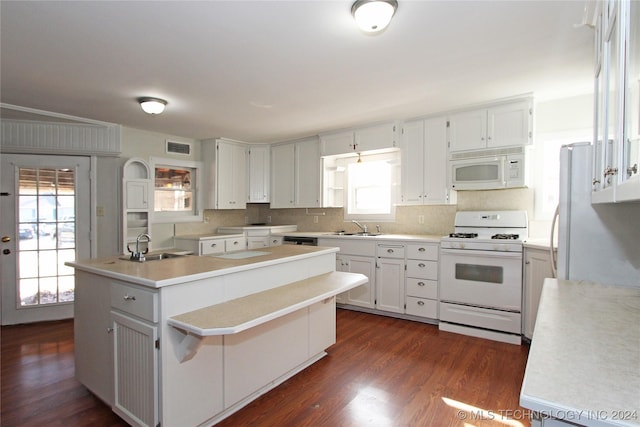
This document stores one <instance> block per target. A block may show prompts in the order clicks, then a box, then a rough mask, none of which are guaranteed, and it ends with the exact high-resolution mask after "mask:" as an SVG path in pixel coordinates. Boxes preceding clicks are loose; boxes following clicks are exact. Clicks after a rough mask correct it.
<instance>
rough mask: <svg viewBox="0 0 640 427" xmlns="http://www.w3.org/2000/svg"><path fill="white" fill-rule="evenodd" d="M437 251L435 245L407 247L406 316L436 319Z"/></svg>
mask: <svg viewBox="0 0 640 427" xmlns="http://www.w3.org/2000/svg"><path fill="white" fill-rule="evenodd" d="M438 249H439V245H438V244H437V243H420V244H414V243H411V244H408V245H407V309H406V313H407V314H411V315H414V316H421V317H428V318H430V319H438V252H439V251H438Z"/></svg>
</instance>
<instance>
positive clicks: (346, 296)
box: [336, 254, 376, 308]
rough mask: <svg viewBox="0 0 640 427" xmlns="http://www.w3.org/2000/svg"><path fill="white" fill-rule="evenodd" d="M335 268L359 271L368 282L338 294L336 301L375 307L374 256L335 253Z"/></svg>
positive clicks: (351, 271) (353, 271)
mask: <svg viewBox="0 0 640 427" xmlns="http://www.w3.org/2000/svg"><path fill="white" fill-rule="evenodd" d="M336 270H337V271H346V272H350V273H361V274H364V275H365V276H367V278H368V279H369V283H366V284H364V285H360V286H358V287H357V288H353V289H351V290H350V291H347V292H345V293H343V294H340V295H339V300H338V302H340V303H343V304H350V305H355V306H358V307H366V308H375V296H376V295H375V289H376V286H375V283H376V262H375V258H373V257H368V256H358V255H342V254H338V255H336Z"/></svg>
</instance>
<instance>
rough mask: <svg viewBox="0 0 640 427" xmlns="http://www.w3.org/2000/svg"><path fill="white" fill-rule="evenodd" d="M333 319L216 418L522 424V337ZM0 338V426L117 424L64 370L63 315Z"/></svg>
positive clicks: (279, 422) (68, 359) (67, 358)
mask: <svg viewBox="0 0 640 427" xmlns="http://www.w3.org/2000/svg"><path fill="white" fill-rule="evenodd" d="M337 325H338V342H337V343H336V344H335V345H334V346H332V347H331V348H330V349H329V351H328V352H329V355H328V356H327V357H325V358H324V359H322V360H320V361H319V362H317V363H316V364H314V365H312V366H311V367H309V368H307V369H306V370H305V371H303V372H302V373H300V374H298V375H296V376H295V377H293V378H291V379H290V380H288V381H286V382H285V383H283V384H281V385H280V386H279V387H277V388H275V389H274V390H272V391H271V392H269V393H267V394H265V395H264V396H262V397H260V398H259V399H257V400H256V401H254V402H252V403H251V404H249V405H248V406H247V407H245V408H243V409H242V410H241V411H239V412H237V413H236V414H234V415H232V416H231V417H229V418H227V419H226V420H224V421H222V422H221V423H220V424H219V426H283V427H288V426H296V427H297V426H354V427H359V426H393V427H399V426H412V427H414V426H465V425H472V426H505V425H510V426H520V425H522V426H529V425H530V424H529V421H528V420H527V419H526V417H523V413H522V412H521V411H522V408H520V406H519V405H518V398H519V393H520V385H521V383H522V377H523V374H524V369H525V365H526V360H527V354H528V346H526V345H523V346H514V345H510V344H502V343H496V342H492V341H487V340H482V339H478V338H472V337H466V336H462V335H456V334H451V333H446V332H440V331H438V328H437V327H436V326H433V325H425V324H421V323H416V322H409V321H404V320H398V319H392V318H388V317H382V316H376V315H371V314H366V313H358V312H353V311H346V310H338V323H337ZM0 339H1V341H2V343H1V344H2V350H1V357H2V359H1V361H2V370H1V375H2V377H1V396H0V398H1V400H0V425H2V427H10V426H42V425H47V426H65V427H74V426H125V425H126V424H125V423H124V422H123V421H121V420H120V419H119V418H118V417H117V416H115V415H114V414H113V413H112V412H111V410H110V409H109V408H107V407H106V406H105V405H104V404H102V403H101V402H100V401H99V400H98V399H96V398H95V397H93V396H92V395H91V394H90V393H89V392H87V391H86V389H85V388H84V387H83V386H81V385H80V384H79V383H78V382H77V381H76V380H75V379H74V377H73V375H74V364H73V322H72V321H61V322H50V323H40V324H34V325H21V326H10V327H2V330H1V336H0ZM483 411H484V412H483ZM483 417H484V419H481V418H483ZM501 417H504V418H505V419H502V420H498V419H499V418H501ZM178 427H186V426H178Z"/></svg>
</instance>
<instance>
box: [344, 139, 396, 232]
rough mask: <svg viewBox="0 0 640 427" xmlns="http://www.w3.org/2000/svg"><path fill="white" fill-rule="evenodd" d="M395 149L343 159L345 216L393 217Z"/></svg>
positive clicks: (383, 218) (353, 217)
mask: <svg viewBox="0 0 640 427" xmlns="http://www.w3.org/2000/svg"><path fill="white" fill-rule="evenodd" d="M398 159H399V157H398V152H392V153H385V154H376V155H367V156H358V157H357V158H347V159H344V163H345V167H346V172H347V173H346V189H347V191H346V192H345V200H344V206H345V210H344V217H345V219H346V220H352V219H362V220H365V221H367V220H371V221H393V220H395V201H396V188H397V186H398V176H399V164H398V163H399V162H398Z"/></svg>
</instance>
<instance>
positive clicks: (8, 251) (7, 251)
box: [2, 249, 11, 255]
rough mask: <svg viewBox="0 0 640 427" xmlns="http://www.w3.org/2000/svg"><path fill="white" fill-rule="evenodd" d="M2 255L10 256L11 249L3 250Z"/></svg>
mask: <svg viewBox="0 0 640 427" xmlns="http://www.w3.org/2000/svg"><path fill="white" fill-rule="evenodd" d="M2 253H3V254H4V255H9V254H10V253H11V249H3V250H2Z"/></svg>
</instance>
